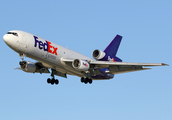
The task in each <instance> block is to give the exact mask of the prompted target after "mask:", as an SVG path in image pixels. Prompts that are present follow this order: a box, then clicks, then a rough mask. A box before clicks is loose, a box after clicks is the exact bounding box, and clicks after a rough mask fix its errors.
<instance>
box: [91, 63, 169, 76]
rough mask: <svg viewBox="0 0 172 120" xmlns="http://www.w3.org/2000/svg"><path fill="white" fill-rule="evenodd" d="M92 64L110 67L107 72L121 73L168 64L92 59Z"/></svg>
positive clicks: (99, 66)
mask: <svg viewBox="0 0 172 120" xmlns="http://www.w3.org/2000/svg"><path fill="white" fill-rule="evenodd" d="M90 65H92V66H94V67H98V68H101V69H103V68H109V70H108V71H106V73H109V74H119V73H126V72H134V71H139V70H147V69H151V68H143V67H144V66H145V67H148V66H167V65H168V64H164V63H130V62H108V61H92V62H90Z"/></svg>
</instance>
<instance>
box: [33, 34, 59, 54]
mask: <svg viewBox="0 0 172 120" xmlns="http://www.w3.org/2000/svg"><path fill="white" fill-rule="evenodd" d="M33 37H34V39H35V45H34V47H38V48H39V49H40V50H44V51H47V52H49V53H51V54H55V55H57V49H58V48H57V47H54V46H52V45H51V42H49V41H46V42H45V43H43V42H42V41H39V40H38V37H36V36H33Z"/></svg>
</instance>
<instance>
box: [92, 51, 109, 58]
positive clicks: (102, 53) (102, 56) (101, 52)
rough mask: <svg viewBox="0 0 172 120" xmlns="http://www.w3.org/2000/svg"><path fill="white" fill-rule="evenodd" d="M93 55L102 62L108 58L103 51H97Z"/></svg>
mask: <svg viewBox="0 0 172 120" xmlns="http://www.w3.org/2000/svg"><path fill="white" fill-rule="evenodd" d="M92 55H93V58H94V59H96V60H101V59H103V58H104V57H105V56H106V53H105V52H103V51H101V50H98V49H96V50H94V51H93V53H92Z"/></svg>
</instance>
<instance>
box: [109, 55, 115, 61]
mask: <svg viewBox="0 0 172 120" xmlns="http://www.w3.org/2000/svg"><path fill="white" fill-rule="evenodd" d="M108 60H109V61H111V62H116V60H115V59H114V58H112V59H111V58H110V56H108Z"/></svg>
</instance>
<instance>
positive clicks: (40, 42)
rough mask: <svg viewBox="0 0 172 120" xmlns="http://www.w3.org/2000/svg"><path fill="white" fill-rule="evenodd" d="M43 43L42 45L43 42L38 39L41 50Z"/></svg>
mask: <svg viewBox="0 0 172 120" xmlns="http://www.w3.org/2000/svg"><path fill="white" fill-rule="evenodd" d="M43 45H44V44H43V42H42V41H39V49H41V50H42V49H43V47H44V46H43Z"/></svg>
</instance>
